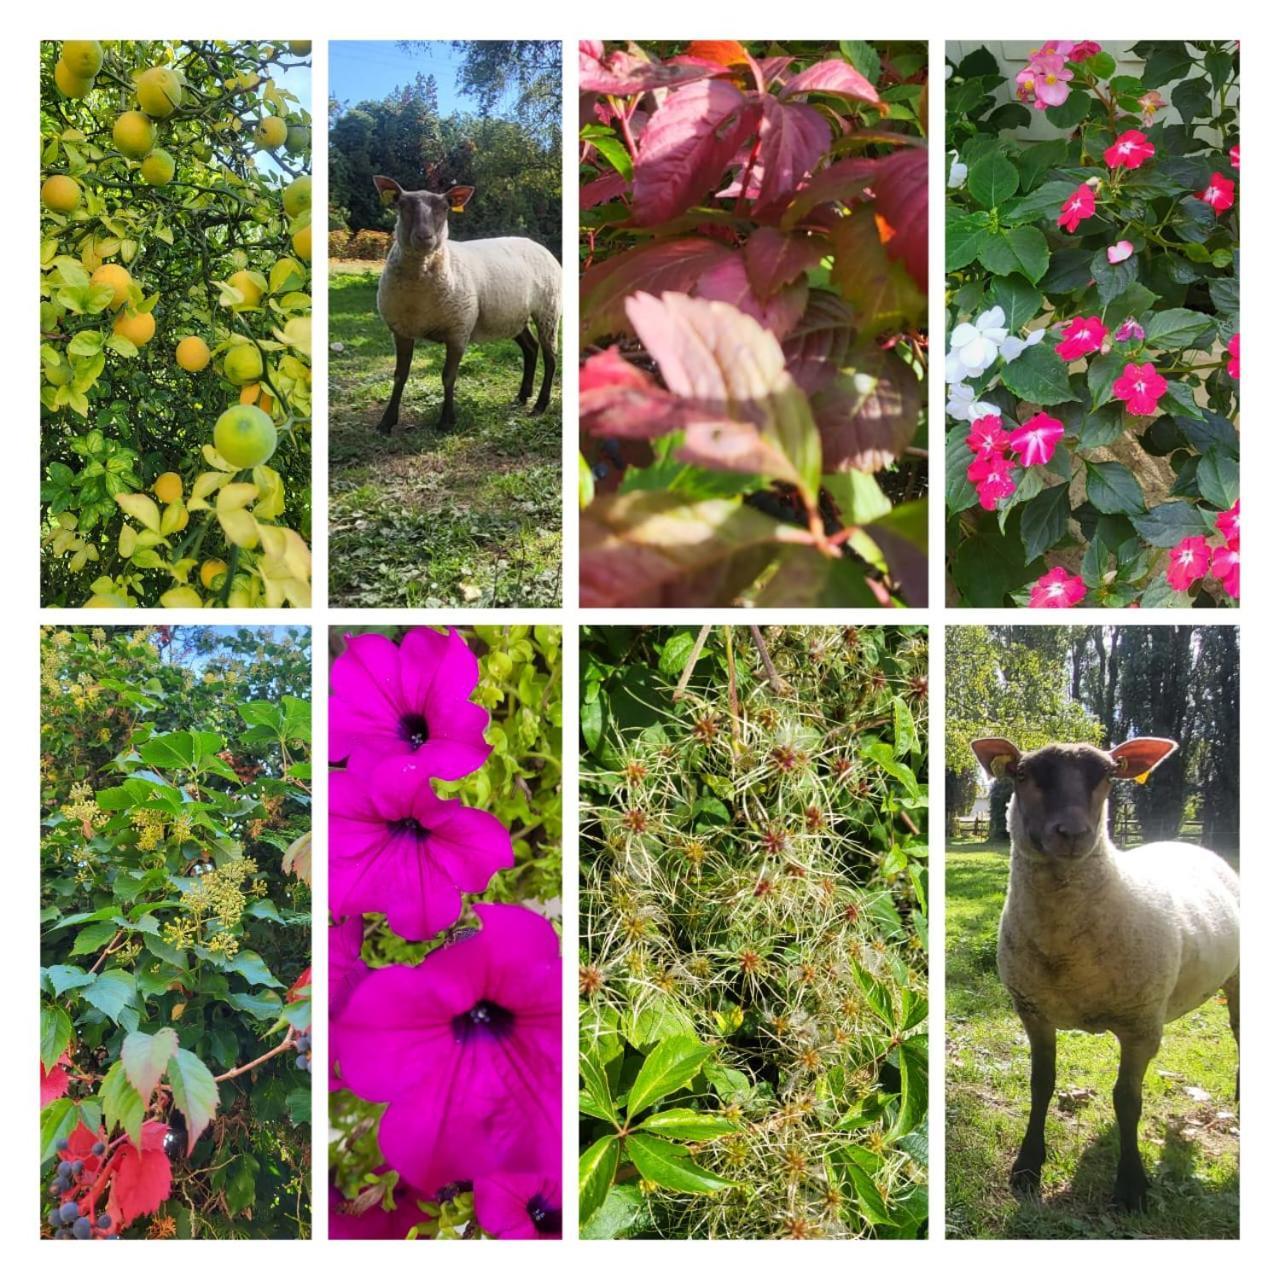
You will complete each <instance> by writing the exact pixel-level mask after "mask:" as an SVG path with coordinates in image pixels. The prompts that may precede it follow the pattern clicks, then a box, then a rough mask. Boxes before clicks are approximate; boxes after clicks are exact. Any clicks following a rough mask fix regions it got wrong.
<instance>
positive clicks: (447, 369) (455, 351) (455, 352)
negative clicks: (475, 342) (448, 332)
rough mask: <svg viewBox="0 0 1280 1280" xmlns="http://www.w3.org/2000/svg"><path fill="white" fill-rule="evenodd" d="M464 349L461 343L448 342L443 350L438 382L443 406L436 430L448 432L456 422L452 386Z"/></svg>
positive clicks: (456, 377) (456, 376) (455, 380)
mask: <svg viewBox="0 0 1280 1280" xmlns="http://www.w3.org/2000/svg"><path fill="white" fill-rule="evenodd" d="M465 350H466V347H465V346H464V345H463V344H462V343H461V342H459V343H453V342H450V343H449V344H448V345H447V346H446V347H445V350H444V369H443V370H442V371H441V374H440V380H441V381H442V382H443V383H444V404H442V405H441V406H440V420H439V421H438V422H437V423H436V430H438V431H448V430H449V428H450V427H452V426H453V425H454V423H455V421H456V419H455V418H454V413H453V384H454V383H455V382H457V380H458V366H459V365H460V364H461V363H462V353H463V352H464V351H465Z"/></svg>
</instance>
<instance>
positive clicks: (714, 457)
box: [676, 415, 800, 484]
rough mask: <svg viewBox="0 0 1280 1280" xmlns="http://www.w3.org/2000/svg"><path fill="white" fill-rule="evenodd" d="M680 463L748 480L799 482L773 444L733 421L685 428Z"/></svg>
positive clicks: (693, 423) (678, 453) (746, 424)
mask: <svg viewBox="0 0 1280 1280" xmlns="http://www.w3.org/2000/svg"><path fill="white" fill-rule="evenodd" d="M676 457H677V458H678V459H679V460H680V461H681V462H688V463H691V464H693V465H694V466H697V467H709V468H711V469H712V470H715V471H737V472H741V473H742V474H744V475H749V476H768V477H769V478H770V479H771V480H782V481H784V482H785V483H787V484H799V483H800V478H799V476H797V475H796V469H795V467H793V466H792V465H791V460H790V459H789V458H788V457H787V456H786V454H785V453H783V452H782V450H781V449H780V448H779V447H778V446H777V444H775V443H774V442H773V441H772V440H770V439H767V438H766V437H765V436H764V435H762V434H761V432H760V431H759V430H758V429H757V428H756V427H753V426H752V425H751V424H750V423H749V422H734V421H732V420H730V419H725V418H722V419H718V420H711V419H707V418H706V417H705V415H704V416H703V417H702V418H701V419H700V420H695V421H691V422H690V423H689V424H688V425H687V426H686V427H685V433H684V442H683V443H682V444H681V445H680V447H679V448H678V449H677V450H676Z"/></svg>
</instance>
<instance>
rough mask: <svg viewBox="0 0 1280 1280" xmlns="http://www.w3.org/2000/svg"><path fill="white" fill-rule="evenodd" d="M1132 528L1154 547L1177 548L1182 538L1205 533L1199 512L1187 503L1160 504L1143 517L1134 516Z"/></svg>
mask: <svg viewBox="0 0 1280 1280" xmlns="http://www.w3.org/2000/svg"><path fill="white" fill-rule="evenodd" d="M1227 505H1228V506H1229V505H1230V504H1229V503H1228V504H1227ZM1133 527H1134V528H1135V529H1136V530H1137V531H1138V532H1139V533H1140V534H1141V535H1142V536H1143V537H1144V538H1145V539H1146V540H1147V541H1148V542H1149V543H1151V545H1152V546H1154V547H1173V546H1177V544H1178V543H1179V542H1181V541H1182V540H1183V538H1194V537H1197V536H1199V535H1200V534H1203V533H1204V531H1205V528H1204V520H1203V518H1202V517H1201V515H1200V512H1199V511H1197V510H1196V508H1195V507H1193V506H1192V505H1191V504H1190V503H1189V502H1181V501H1173V502H1162V503H1161V504H1160V505H1159V506H1158V507H1152V508H1151V510H1150V511H1148V512H1147V513H1146V514H1145V515H1135V516H1134V517H1133Z"/></svg>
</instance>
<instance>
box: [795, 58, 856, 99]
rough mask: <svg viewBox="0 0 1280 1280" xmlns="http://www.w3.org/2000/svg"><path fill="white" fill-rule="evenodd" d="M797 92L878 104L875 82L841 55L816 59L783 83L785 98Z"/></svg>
mask: <svg viewBox="0 0 1280 1280" xmlns="http://www.w3.org/2000/svg"><path fill="white" fill-rule="evenodd" d="M795 93H831V94H835V95H836V96H837V97H840V98H852V99H854V100H855V101H857V102H874V103H879V101H880V95H879V94H878V93H877V92H876V89H875V85H873V84H872V83H871V81H870V80H868V79H867V78H866V76H864V75H863V74H862V73H861V72H860V71H855V70H854V69H853V68H852V67H851V66H850V65H849V64H848V63H847V62H844V61H843V60H842V59H840V58H828V59H826V60H825V61H824V62H815V63H814V64H813V66H811V67H806V68H805V70H803V71H801V72H800V73H799V74H798V75H794V76H792V77H791V79H790V80H788V81H787V82H786V84H784V85H783V86H782V94H783V97H787V96H789V95H791V94H795Z"/></svg>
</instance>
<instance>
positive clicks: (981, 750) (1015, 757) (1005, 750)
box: [969, 738, 1022, 778]
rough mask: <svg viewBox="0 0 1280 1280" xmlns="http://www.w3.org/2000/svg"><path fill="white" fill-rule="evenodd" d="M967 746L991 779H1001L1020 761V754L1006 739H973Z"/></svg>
mask: <svg viewBox="0 0 1280 1280" xmlns="http://www.w3.org/2000/svg"><path fill="white" fill-rule="evenodd" d="M969 746H970V747H972V748H973V754H974V755H975V756H977V757H978V763H979V764H980V765H982V767H983V768H984V769H985V770H986V771H987V775H988V777H992V778H1003V777H1004V775H1005V774H1006V773H1007V772H1008V771H1009V770H1010V769H1011V768H1012V767H1013V766H1014V765H1015V764H1017V763H1018V761H1019V760H1021V759H1022V752H1021V751H1019V750H1018V748H1017V747H1015V746H1014V745H1013V743H1012V742H1010V741H1009V739H1008V738H975V739H974V740H973V741H972V742H971V743H969Z"/></svg>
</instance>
